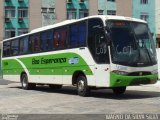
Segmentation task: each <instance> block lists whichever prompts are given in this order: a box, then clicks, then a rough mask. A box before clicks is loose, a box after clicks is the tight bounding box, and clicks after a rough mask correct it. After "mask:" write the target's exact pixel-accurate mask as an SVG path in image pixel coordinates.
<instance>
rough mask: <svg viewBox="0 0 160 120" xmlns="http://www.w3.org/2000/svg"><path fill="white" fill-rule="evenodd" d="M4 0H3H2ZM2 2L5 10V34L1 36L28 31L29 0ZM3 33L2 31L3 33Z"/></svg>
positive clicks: (10, 35) (7, 36) (8, 36)
mask: <svg viewBox="0 0 160 120" xmlns="http://www.w3.org/2000/svg"><path fill="white" fill-rule="evenodd" d="M1 1H2V0H1ZM3 2H4V3H3V4H2V5H3V6H2V8H3V11H2V13H4V14H3V16H4V17H3V18H4V19H3V29H4V36H3V37H1V38H10V37H14V36H16V35H21V34H24V33H27V32H28V28H29V17H28V7H29V1H28V0H4V1H3ZM1 34H2V33H1Z"/></svg>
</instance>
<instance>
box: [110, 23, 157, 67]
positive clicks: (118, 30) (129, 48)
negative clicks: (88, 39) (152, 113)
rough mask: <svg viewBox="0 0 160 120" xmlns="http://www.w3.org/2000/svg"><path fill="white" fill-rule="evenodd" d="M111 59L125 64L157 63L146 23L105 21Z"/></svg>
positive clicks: (136, 65) (145, 64)
mask: <svg viewBox="0 0 160 120" xmlns="http://www.w3.org/2000/svg"><path fill="white" fill-rule="evenodd" d="M107 32H108V33H109V37H110V39H111V53H112V61H113V63H115V64H120V65H125V66H133V67H138V66H149V65H154V64H156V63H157V61H156V49H155V45H154V41H153V38H152V35H151V33H150V31H149V29H148V26H147V24H145V23H140V22H131V21H120V20H118V21H117V20H110V21H107Z"/></svg>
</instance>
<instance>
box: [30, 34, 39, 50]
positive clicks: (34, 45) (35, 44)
mask: <svg viewBox="0 0 160 120" xmlns="http://www.w3.org/2000/svg"><path fill="white" fill-rule="evenodd" d="M30 42H31V51H32V52H39V51H40V35H39V33H37V34H34V35H31V37H30Z"/></svg>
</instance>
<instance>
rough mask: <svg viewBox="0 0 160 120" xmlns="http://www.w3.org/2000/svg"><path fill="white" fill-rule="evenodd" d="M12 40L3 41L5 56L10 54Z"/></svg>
mask: <svg viewBox="0 0 160 120" xmlns="http://www.w3.org/2000/svg"><path fill="white" fill-rule="evenodd" d="M10 43H11V42H10V41H8V42H4V43H3V57H8V56H10V47H11V44H10Z"/></svg>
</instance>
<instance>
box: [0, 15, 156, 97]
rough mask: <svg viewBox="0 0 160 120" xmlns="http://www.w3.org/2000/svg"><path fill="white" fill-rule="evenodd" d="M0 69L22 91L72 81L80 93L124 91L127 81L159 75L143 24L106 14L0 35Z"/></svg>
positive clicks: (153, 78)
mask: <svg viewBox="0 0 160 120" xmlns="http://www.w3.org/2000/svg"><path fill="white" fill-rule="evenodd" d="M2 71H3V79H7V80H11V81H16V82H21V86H22V88H23V89H25V90H28V89H33V88H35V87H36V85H41V84H42V85H49V87H50V88H52V89H60V88H61V87H62V86H63V85H68V86H72V85H73V86H75V87H76V88H77V93H78V95H80V96H88V95H89V94H90V91H91V90H92V89H100V88H103V89H105V88H107V89H108V88H110V89H112V90H113V93H115V94H123V93H125V91H126V87H127V86H137V85H143V84H154V83H156V82H157V79H158V69H157V57H156V49H155V44H154V40H153V36H152V34H151V32H150V30H149V27H148V25H147V23H146V22H145V21H143V20H139V19H135V18H130V17H124V16H107V15H96V16H89V17H86V18H82V19H78V20H66V21H64V22H61V23H57V24H54V25H49V26H46V27H42V28H37V29H35V30H32V31H31V32H30V33H27V34H24V35H20V36H18V37H14V38H10V39H6V40H4V41H3V50H2Z"/></svg>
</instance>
